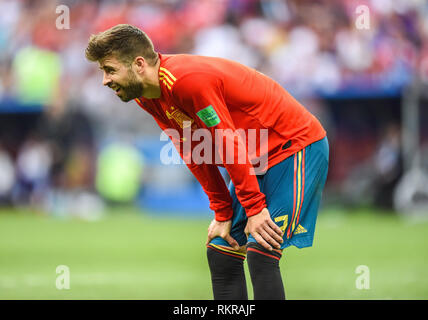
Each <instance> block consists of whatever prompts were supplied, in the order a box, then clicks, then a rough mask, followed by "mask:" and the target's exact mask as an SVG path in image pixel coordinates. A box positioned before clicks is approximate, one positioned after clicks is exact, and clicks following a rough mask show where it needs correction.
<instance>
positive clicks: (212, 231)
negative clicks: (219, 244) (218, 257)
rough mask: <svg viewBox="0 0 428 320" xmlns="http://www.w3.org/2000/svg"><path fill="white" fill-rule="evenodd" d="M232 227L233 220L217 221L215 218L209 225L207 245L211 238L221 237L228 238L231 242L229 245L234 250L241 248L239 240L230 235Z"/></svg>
mask: <svg viewBox="0 0 428 320" xmlns="http://www.w3.org/2000/svg"><path fill="white" fill-rule="evenodd" d="M231 228H232V220H227V221H217V220H215V219H214V220H213V221H211V224H210V226H209V227H208V238H207V243H206V245H208V244H209V243H210V242H211V240H212V239H214V238H215V237H221V238H223V239H224V240H226V241H227V243H229V245H230V246H231V247H232V248H233V249H234V250H239V244H238V242H237V241H236V240H235V239H233V238H232V236H231V235H230V229H231Z"/></svg>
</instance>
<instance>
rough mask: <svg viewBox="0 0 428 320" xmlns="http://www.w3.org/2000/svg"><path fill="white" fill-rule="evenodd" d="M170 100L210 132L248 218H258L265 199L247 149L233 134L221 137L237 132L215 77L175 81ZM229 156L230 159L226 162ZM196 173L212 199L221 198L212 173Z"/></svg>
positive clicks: (199, 75)
mask: <svg viewBox="0 0 428 320" xmlns="http://www.w3.org/2000/svg"><path fill="white" fill-rule="evenodd" d="M173 97H174V99H175V102H176V104H177V105H178V106H179V107H180V108H182V109H183V110H184V111H186V112H187V113H188V114H189V116H191V117H192V118H193V119H194V120H195V122H197V124H198V127H199V128H205V129H208V130H209V131H210V133H211V137H212V138H213V140H214V143H215V149H216V150H217V152H219V154H221V156H222V160H223V165H224V167H225V168H226V170H227V172H228V173H229V176H230V178H231V180H232V182H233V184H234V186H235V191H236V195H237V198H238V200H239V202H240V203H241V205H242V206H243V207H244V208H245V211H246V214H247V216H248V217H250V216H252V215H255V214H258V213H259V212H260V211H261V210H262V209H263V208H265V207H266V197H265V195H264V194H263V193H261V192H260V188H259V185H258V181H257V178H256V176H255V175H254V174H251V172H253V168H252V165H251V163H250V161H249V158H248V155H247V152H246V148H245V147H242V145H240V144H242V143H243V142H242V141H240V140H239V139H236V136H235V135H234V134H224V133H225V132H227V131H229V132H236V130H235V126H234V123H233V121H232V118H231V116H230V113H229V110H228V108H227V106H226V103H225V99H224V96H223V90H222V82H221V80H220V79H219V78H218V77H216V76H215V75H211V74H206V73H193V74H189V75H186V76H184V77H181V78H179V79H177V81H176V83H175V85H174V87H173ZM219 130H220V131H219ZM219 132H223V134H219ZM231 149H233V150H231ZM239 152H245V154H244V156H245V157H244V158H245V161H242V156H243V155H242V154H239ZM230 155H232V157H233V158H232V159H230V158H229V156H230ZM230 160H232V161H230ZM195 171H198V174H199V175H200V176H199V177H200V178H198V180H200V179H202V180H205V179H206V181H209V182H208V184H209V188H210V190H212V192H213V193H212V195H215V193H216V192H218V194H222V191H221V188H222V187H221V184H218V182H217V181H216V180H217V178H213V177H210V176H209V175H210V173H211V172H212V171H208V170H204V169H199V170H198V169H195ZM211 183H213V185H211ZM217 190H218V191H217ZM214 197H215V196H214Z"/></svg>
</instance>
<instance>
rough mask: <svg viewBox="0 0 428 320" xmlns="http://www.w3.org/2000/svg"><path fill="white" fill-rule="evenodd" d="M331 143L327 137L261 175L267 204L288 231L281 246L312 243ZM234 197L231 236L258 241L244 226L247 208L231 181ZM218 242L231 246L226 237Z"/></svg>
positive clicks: (236, 238)
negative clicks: (241, 202) (238, 196)
mask: <svg viewBox="0 0 428 320" xmlns="http://www.w3.org/2000/svg"><path fill="white" fill-rule="evenodd" d="M328 159H329V147H328V140H327V137H325V138H324V139H322V140H319V141H316V142H314V143H312V144H310V145H309V146H307V147H306V148H304V149H302V150H300V151H299V152H297V153H296V154H294V155H292V156H290V157H288V158H287V159H285V160H283V161H281V162H280V163H278V164H276V165H274V166H273V167H271V168H269V169H268V170H267V172H266V174H264V175H261V176H257V180H258V182H259V186H260V191H261V192H262V193H264V194H265V195H266V203H267V208H268V210H269V213H270V216H271V218H272V220H273V221H275V223H276V224H277V225H278V226H279V227H280V228H281V230H282V231H283V233H284V237H283V239H284V242H283V243H282V246H281V249H285V248H287V247H289V246H292V245H293V246H296V247H298V248H304V247H310V246H312V243H313V240H314V232H315V223H316V220H317V214H318V209H319V206H320V201H321V196H322V191H323V188H324V184H325V181H326V179H327V172H328ZM229 191H230V195H231V196H232V199H233V218H232V229H231V232H230V234H231V236H232V237H233V238H234V239H235V240H236V241H238V243H239V245H241V246H243V245H245V244H247V243H248V242H256V240H255V239H254V238H253V237H252V236H251V235H249V237H248V239H247V236H246V235H245V232H244V229H245V226H246V224H247V216H246V214H245V209H244V208H243V207H242V206H241V204H240V202H239V201H238V198H237V197H236V193H235V186H234V185H233V183H232V182H231V183H230V187H229ZM210 243H212V244H214V245H221V246H227V247H228V246H230V245H229V244H228V243H227V241H225V240H224V239H223V238H220V237H217V238H214V239H213V240H212V241H211V242H210Z"/></svg>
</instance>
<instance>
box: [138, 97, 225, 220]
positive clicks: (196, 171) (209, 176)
mask: <svg viewBox="0 0 428 320" xmlns="http://www.w3.org/2000/svg"><path fill="white" fill-rule="evenodd" d="M136 102H137V103H138V105H139V106H140V107H141V108H143V109H144V110H146V111H148V112H149V113H151V114H152V115H153V118H154V119H155V121H156V123H157V124H158V125H159V127H160V128H161V129H162V130H163V131H164V133H165V134H167V135H168V137H169V138H170V139H171V141H172V143H173V144H174V146H175V148H176V149H177V151H178V152H179V153H180V156H181V157H182V158H183V150H184V148H183V142H181V141H180V138H179V137H176V136H175V135H172V134H168V133H169V131H168V129H170V128H169V125H168V124H167V123H165V122H163V121H162V120H161V119H160V118H159V117H156V115H155V114H153V113H152V112H151V111H150V110H149V109H147V108H145V107H144V105H143V104H142V103H141V102H140V101H138V100H136ZM175 132H176V131H175ZM186 165H187V167H188V168H189V170H190V171H191V172H192V174H193V176H194V177H195V178H196V180H198V182H199V183H200V184H201V186H202V189H203V190H204V192H205V194H206V195H207V196H208V199H209V202H210V209H211V210H213V211H214V214H215V219H216V220H217V221H227V220H230V219H231V218H232V216H233V209H232V198H231V197H230V194H229V189H228V188H227V186H226V183H225V181H224V179H223V177H222V175H221V173H220V171H219V170H218V168H217V166H215V165H213V164H206V163H201V164H198V165H197V164H194V163H188V162H186Z"/></svg>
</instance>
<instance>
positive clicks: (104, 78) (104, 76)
mask: <svg viewBox="0 0 428 320" xmlns="http://www.w3.org/2000/svg"><path fill="white" fill-rule="evenodd" d="M110 82H111V79H110V78H109V77H108V76H107V75H106V73H104V75H103V85H105V86H108V85H109V83H110Z"/></svg>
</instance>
